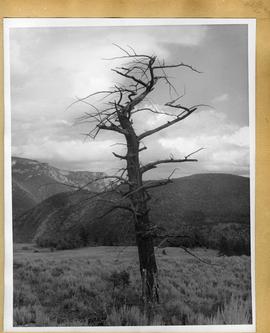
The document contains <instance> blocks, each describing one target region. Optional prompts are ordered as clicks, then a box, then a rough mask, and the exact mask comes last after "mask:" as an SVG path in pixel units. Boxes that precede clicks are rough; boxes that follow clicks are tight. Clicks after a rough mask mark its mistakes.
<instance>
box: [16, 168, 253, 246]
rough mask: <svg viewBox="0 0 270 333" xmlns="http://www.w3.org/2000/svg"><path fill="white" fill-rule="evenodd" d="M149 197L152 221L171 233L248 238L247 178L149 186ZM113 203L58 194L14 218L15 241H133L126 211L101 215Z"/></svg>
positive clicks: (197, 178) (202, 177)
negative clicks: (223, 233) (225, 234)
mask: <svg viewBox="0 0 270 333" xmlns="http://www.w3.org/2000/svg"><path fill="white" fill-rule="evenodd" d="M150 195H151V197H152V199H151V201H150V207H151V212H150V217H151V220H152V221H153V222H154V223H156V224H157V225H159V226H161V227H163V228H164V229H166V230H168V231H170V232H171V231H177V232H182V233H185V234H186V233H188V232H190V230H192V232H193V233H194V230H195V229H196V232H197V233H198V235H199V237H201V238H202V235H204V236H203V237H207V235H208V234H210V233H212V237H213V239H217V238H220V237H221V236H222V234H221V233H222V232H225V231H224V230H225V229H226V230H227V231H226V233H227V234H231V235H232V230H233V237H238V236H237V235H238V234H239V233H241V232H242V230H246V231H245V232H246V235H247V232H248V229H249V178H245V177H240V176H234V175H228V174H199V175H193V176H189V177H183V178H178V179H173V182H172V183H170V184H168V185H166V186H162V187H159V188H153V189H152V190H151V192H150ZM116 199H117V195H116V194H111V193H105V194H102V195H97V194H95V193H93V192H90V191H86V190H85V191H76V192H66V193H59V194H57V195H55V196H52V197H50V198H47V199H46V200H44V201H42V202H40V203H39V204H38V205H36V206H35V207H34V208H32V209H30V210H28V211H27V212H25V213H24V214H23V215H21V216H20V217H18V218H15V219H14V240H15V242H32V241H36V242H37V243H38V244H39V245H40V246H53V247H58V248H72V247H79V246H83V245H87V244H93V243H94V244H99V245H118V244H131V243H134V228H133V223H132V217H131V216H130V213H129V212H127V211H122V210H115V211H113V212H112V213H111V214H109V215H105V216H103V215H104V214H105V212H107V211H108V210H109V209H110V207H111V206H110V203H109V201H113V200H116ZM218 225H222V226H221V227H217V226H218ZM225 225H227V227H226V228H225ZM235 225H236V227H235ZM228 226H232V227H228ZM231 235H230V237H231ZM246 237H247V236H245V238H246Z"/></svg>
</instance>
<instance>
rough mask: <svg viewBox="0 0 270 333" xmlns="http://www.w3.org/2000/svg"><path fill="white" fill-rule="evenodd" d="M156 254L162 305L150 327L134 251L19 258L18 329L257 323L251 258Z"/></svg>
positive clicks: (28, 253) (26, 253) (23, 249)
mask: <svg viewBox="0 0 270 333" xmlns="http://www.w3.org/2000/svg"><path fill="white" fill-rule="evenodd" d="M193 252H194V253H196V254H197V255H199V256H200V257H201V258H203V259H204V260H208V261H210V262H211V263H212V264H214V265H207V264H204V263H202V262H199V261H198V260H197V259H196V258H194V257H191V256H190V255H189V254H187V253H185V252H184V251H183V250H182V249H179V248H166V252H164V251H163V250H158V251H157V262H158V267H159V279H160V304H159V305H158V306H157V307H156V309H155V316H154V317H153V318H152V320H151V322H150V323H149V322H147V319H146V317H145V316H144V314H143V313H142V311H141V310H142V309H141V302H140V292H141V289H140V276H139V269H138V257H137V251H136V248H134V247H127V248H124V247H92V248H91V247H89V248H83V249H77V250H66V251H57V252H49V251H44V252H37V253H36V252H34V251H33V248H31V246H18V247H16V248H15V250H14V325H15V326H103V325H106V326H107V325H117V326H120V325H147V324H151V325H197V324H198V325H204V324H248V323H250V322H251V295H250V290H251V286H250V258H249V257H246V256H241V257H218V256H217V253H216V252H215V251H212V250H202V249H198V250H194V251H193Z"/></svg>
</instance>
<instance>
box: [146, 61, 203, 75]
mask: <svg viewBox="0 0 270 333" xmlns="http://www.w3.org/2000/svg"><path fill="white" fill-rule="evenodd" d="M176 67H186V68H189V69H191V70H192V71H193V72H196V73H199V74H201V73H202V72H200V71H198V70H197V69H196V68H194V67H192V66H190V65H187V64H184V63H183V62H181V63H180V64H176V65H160V66H154V67H153V70H155V69H164V68H176Z"/></svg>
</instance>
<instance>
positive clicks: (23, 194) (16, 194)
mask: <svg viewBox="0 0 270 333" xmlns="http://www.w3.org/2000/svg"><path fill="white" fill-rule="evenodd" d="M103 176H105V173H103V172H88V171H67V170H61V169H58V168H55V167H53V166H50V165H49V164H47V163H41V162H39V161H36V160H30V159H26V158H20V157H12V204H13V214H14V215H15V216H18V215H20V214H22V213H24V212H25V211H27V210H28V209H30V208H32V207H34V206H35V205H36V204H37V203H39V202H41V201H43V200H45V199H46V198H48V197H50V196H52V195H54V194H56V193H60V192H66V191H72V190H74V189H75V188H78V187H81V186H84V187H85V189H87V190H90V191H94V192H100V191H101V190H102V189H103V188H104V186H105V184H106V182H105V180H99V181H96V182H92V181H93V180H94V179H96V178H100V177H103Z"/></svg>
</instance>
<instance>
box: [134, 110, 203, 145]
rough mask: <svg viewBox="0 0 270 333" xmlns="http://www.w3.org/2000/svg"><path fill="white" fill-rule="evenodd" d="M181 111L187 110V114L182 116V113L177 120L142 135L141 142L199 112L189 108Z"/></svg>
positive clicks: (140, 136)
mask: <svg viewBox="0 0 270 333" xmlns="http://www.w3.org/2000/svg"><path fill="white" fill-rule="evenodd" d="M181 109H183V110H185V111H186V113H185V114H183V115H182V113H181V114H180V115H178V116H177V118H176V119H174V120H171V121H168V122H167V123H165V124H163V125H160V126H158V127H156V128H154V129H152V130H149V131H146V132H144V133H142V134H140V135H139V136H138V138H139V140H142V139H143V138H145V137H147V136H149V135H152V134H154V133H156V132H159V131H161V130H163V129H165V128H167V127H170V126H172V125H174V124H176V123H178V122H179V121H181V120H184V119H185V118H187V117H188V116H190V115H191V114H192V113H193V112H194V111H196V110H197V108H193V109H188V108H185V107H181Z"/></svg>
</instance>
